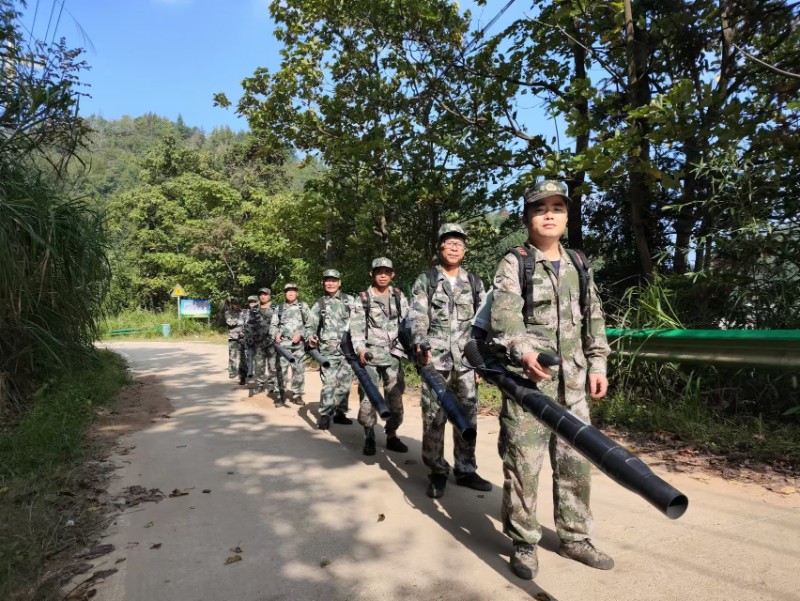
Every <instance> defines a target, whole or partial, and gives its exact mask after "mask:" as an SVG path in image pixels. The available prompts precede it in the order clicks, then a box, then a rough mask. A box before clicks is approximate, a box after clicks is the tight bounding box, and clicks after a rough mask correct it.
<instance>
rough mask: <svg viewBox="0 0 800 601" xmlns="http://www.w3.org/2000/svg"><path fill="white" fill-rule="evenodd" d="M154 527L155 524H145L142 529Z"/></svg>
mask: <svg viewBox="0 0 800 601" xmlns="http://www.w3.org/2000/svg"><path fill="white" fill-rule="evenodd" d="M154 525H155V522H147V523H146V524H145V525H144V527H145V528H152V527H153V526H154Z"/></svg>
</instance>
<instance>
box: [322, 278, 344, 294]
mask: <svg viewBox="0 0 800 601" xmlns="http://www.w3.org/2000/svg"><path fill="white" fill-rule="evenodd" d="M341 286H342V282H341V280H339V279H337V278H322V287H323V288H324V289H325V292H326V293H328V294H330V295H331V296H333V295H334V294H336V293H337V292H339V288H341Z"/></svg>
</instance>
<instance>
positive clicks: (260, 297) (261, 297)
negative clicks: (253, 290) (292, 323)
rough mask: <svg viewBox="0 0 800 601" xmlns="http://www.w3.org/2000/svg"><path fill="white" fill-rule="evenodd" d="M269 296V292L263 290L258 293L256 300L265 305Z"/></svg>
mask: <svg viewBox="0 0 800 601" xmlns="http://www.w3.org/2000/svg"><path fill="white" fill-rule="evenodd" d="M270 298H271V297H270V295H269V294H264V293H263V292H262V293H261V294H259V295H258V300H259V301H261V304H262V305H266V304H267V303H268V302H269V299H270Z"/></svg>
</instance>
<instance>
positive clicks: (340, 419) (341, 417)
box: [333, 411, 353, 426]
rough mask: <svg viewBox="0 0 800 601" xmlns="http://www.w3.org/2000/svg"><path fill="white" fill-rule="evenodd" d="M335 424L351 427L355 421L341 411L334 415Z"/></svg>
mask: <svg viewBox="0 0 800 601" xmlns="http://www.w3.org/2000/svg"><path fill="white" fill-rule="evenodd" d="M333 423H334V424H344V425H345V426H349V425H350V424H352V423H353V420H352V419H350V418H349V417H347V416H346V415H345V414H344V413H342V412H341V411H337V412H336V413H334V414H333Z"/></svg>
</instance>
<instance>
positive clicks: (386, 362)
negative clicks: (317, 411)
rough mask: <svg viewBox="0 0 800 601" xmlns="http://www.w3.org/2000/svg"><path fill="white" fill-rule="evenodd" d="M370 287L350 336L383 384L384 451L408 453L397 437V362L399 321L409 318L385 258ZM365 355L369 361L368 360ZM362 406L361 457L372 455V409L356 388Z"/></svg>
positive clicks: (401, 386) (377, 263)
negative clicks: (385, 413) (387, 413)
mask: <svg viewBox="0 0 800 601" xmlns="http://www.w3.org/2000/svg"><path fill="white" fill-rule="evenodd" d="M371 276H372V285H371V286H370V287H369V288H368V289H367V290H365V291H364V292H362V293H361V295H360V296H361V298H360V300H359V299H357V300H356V303H355V311H354V312H353V316H352V318H351V320H350V336H351V338H352V341H353V348H354V349H355V351H356V353H358V360H359V362H360V363H361V365H363V366H364V367H365V368H366V370H367V373H369V376H370V378H371V379H372V381H373V382H374V383H375V385H376V386H380V385H381V384H383V396H384V398H385V399H386V404H387V405H388V406H389V411H390V412H391V415H390V416H389V418H388V419H387V420H386V426H385V431H386V448H387V449H388V450H390V451H395V452H397V453H407V452H408V447H407V446H406V445H405V443H403V441H402V440H400V439H399V438H398V437H397V429H398V428H399V427H400V424H402V423H403V392H404V391H405V388H406V383H405V379H404V377H403V367H402V365H401V364H400V360H401V359H402V358H404V357H405V353H403V350H402V348H401V347H400V345H399V343H398V340H397V335H398V332H399V329H400V322H401V321H402V320H403V319H405V317H406V316H407V315H408V300H407V299H406V296H405V294H403V293H402V292H401V291H400V289H399V288H394V287H393V286H392V278H394V266H393V265H392V262H391V260H389V259H387V258H386V257H379V258H377V259H375V260H374V261H373V262H372V271H371ZM367 353H371V354H372V358H371V359H370V360H369V361H367V357H366V355H367ZM359 396H360V399H361V403H360V406H359V411H358V423H359V424H361V425H362V426H363V427H364V436H365V439H364V449H363V452H364V455H374V454H375V429H374V427H375V422H376V421H377V419H376V412H375V408H374V407H373V406H372V404H371V403H370V402H369V399H368V398H367V395H366V394H365V393H364V391H363V390H361V389H359Z"/></svg>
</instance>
